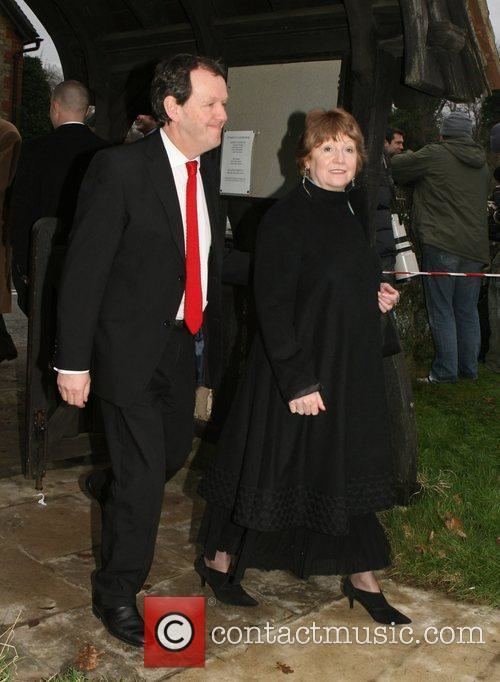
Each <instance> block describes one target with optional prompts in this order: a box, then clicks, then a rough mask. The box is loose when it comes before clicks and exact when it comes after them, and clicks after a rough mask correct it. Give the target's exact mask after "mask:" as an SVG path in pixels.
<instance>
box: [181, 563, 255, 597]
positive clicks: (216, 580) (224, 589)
mask: <svg viewBox="0 0 500 682" xmlns="http://www.w3.org/2000/svg"><path fill="white" fill-rule="evenodd" d="M194 568H195V571H196V573H198V575H199V576H200V578H201V586H202V587H204V586H205V583H206V582H207V583H208V584H209V585H210V587H211V588H212V591H213V593H214V594H215V596H216V597H217V599H218V600H219V601H221V602H222V603H223V604H232V605H233V606H258V605H259V602H258V601H256V600H255V599H254V598H253V597H251V596H250V595H249V594H248V592H245V590H244V589H243V588H242V586H241V585H240V584H239V583H238V582H233V580H232V579H231V576H230V575H229V574H228V573H223V572H222V571H216V570H214V569H213V568H209V567H208V566H207V565H206V563H205V560H204V558H203V556H199V557H198V558H197V559H196V561H195V562H194Z"/></svg>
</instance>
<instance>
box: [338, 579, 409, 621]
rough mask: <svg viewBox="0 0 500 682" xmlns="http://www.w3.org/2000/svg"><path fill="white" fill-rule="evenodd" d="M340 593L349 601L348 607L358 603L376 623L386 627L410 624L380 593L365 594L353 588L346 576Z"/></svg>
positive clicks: (406, 617)
mask: <svg viewBox="0 0 500 682" xmlns="http://www.w3.org/2000/svg"><path fill="white" fill-rule="evenodd" d="M342 592H343V593H344V594H345V596H346V597H347V598H348V599H349V606H350V607H351V609H352V607H353V602H354V601H358V602H359V603H360V604H361V606H364V608H365V609H366V610H367V611H368V613H369V614H370V616H371V617H372V618H373V620H375V621H376V622H377V623H385V624H386V625H403V624H406V623H411V619H410V618H408V616H405V615H404V613H401V611H398V610H397V609H395V608H394V607H393V606H391V605H390V604H389V602H388V601H387V599H386V598H385V597H384V595H383V594H382V592H367V591H366V590H360V589H359V588H357V587H354V585H353V584H352V582H351V580H350V578H349V577H348V576H346V577H345V578H344V580H343V582H342Z"/></svg>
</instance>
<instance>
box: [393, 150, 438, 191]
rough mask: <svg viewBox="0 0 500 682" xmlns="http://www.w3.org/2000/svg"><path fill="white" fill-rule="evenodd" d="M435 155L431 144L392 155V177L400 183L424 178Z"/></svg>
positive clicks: (404, 183)
mask: <svg viewBox="0 0 500 682" xmlns="http://www.w3.org/2000/svg"><path fill="white" fill-rule="evenodd" d="M432 155H433V152H432V148H431V146H430V145H427V146H426V147H422V149H419V151H418V152H412V151H408V152H404V153H403V154H396V155H395V156H393V157H392V161H391V171H392V177H393V178H394V180H395V181H396V182H397V183H398V184H400V185H406V184H408V183H410V182H415V181H416V180H420V179H421V178H423V177H424V176H425V175H426V174H427V172H428V170H429V162H430V159H431V157H432Z"/></svg>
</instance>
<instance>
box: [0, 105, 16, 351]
mask: <svg viewBox="0 0 500 682" xmlns="http://www.w3.org/2000/svg"><path fill="white" fill-rule="evenodd" d="M20 146H21V136H20V135H19V131H18V130H17V128H16V126H15V125H13V124H12V123H9V121H6V120H5V119H3V118H0V362H3V360H14V358H16V357H17V351H16V347H15V345H14V342H13V341H12V337H11V335H10V334H9V332H8V331H7V327H6V326H5V320H4V319H3V314H4V313H10V311H11V283H10V249H9V240H8V235H7V226H8V224H7V206H6V204H7V202H6V198H7V191H8V189H9V187H10V185H11V183H12V180H13V178H14V174H15V172H16V165H17V159H18V156H19V149H20Z"/></svg>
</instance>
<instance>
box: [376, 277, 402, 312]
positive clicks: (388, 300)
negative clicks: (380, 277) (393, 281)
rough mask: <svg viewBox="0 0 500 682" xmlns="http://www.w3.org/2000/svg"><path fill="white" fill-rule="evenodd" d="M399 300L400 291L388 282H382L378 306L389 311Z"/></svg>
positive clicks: (384, 310) (383, 310)
mask: <svg viewBox="0 0 500 682" xmlns="http://www.w3.org/2000/svg"><path fill="white" fill-rule="evenodd" d="M398 302H399V292H398V290H397V289H395V288H394V287H391V285H390V284H388V283H387V282H382V283H381V285H380V290H379V291H378V307H379V308H380V310H381V311H382V312H383V313H388V312H389V310H392V309H393V308H394V306H395V305H396V304H397V303H398Z"/></svg>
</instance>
